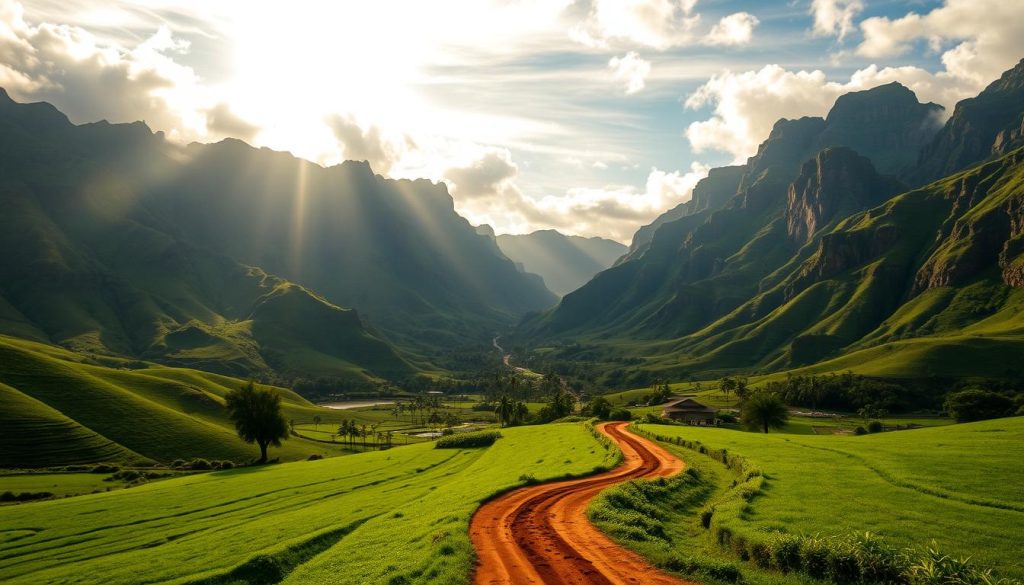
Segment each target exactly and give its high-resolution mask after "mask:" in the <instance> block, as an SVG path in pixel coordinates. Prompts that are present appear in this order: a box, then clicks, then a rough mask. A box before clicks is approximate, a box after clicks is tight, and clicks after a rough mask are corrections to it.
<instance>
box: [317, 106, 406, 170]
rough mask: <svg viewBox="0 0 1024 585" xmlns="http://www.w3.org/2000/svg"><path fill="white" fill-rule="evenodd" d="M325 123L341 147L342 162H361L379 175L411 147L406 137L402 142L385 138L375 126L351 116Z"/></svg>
mask: <svg viewBox="0 0 1024 585" xmlns="http://www.w3.org/2000/svg"><path fill="white" fill-rule="evenodd" d="M327 124H328V126H330V128H331V131H332V132H333V133H334V136H335V138H337V140H338V142H339V143H340V144H341V148H342V156H343V157H344V158H345V159H346V160H365V161H366V162H368V163H370V168H372V169H373V170H374V171H376V172H378V173H381V174H385V175H386V174H388V172H389V171H391V168H392V166H394V164H395V163H396V162H398V160H399V159H400V158H401V157H402V156H403V155H404V154H405V152H406V150H408V148H407V147H409V146H414V145H413V144H412V143H411V141H410V140H409V138H408V137H406V138H404V140H395V139H389V138H387V137H385V136H384V134H383V132H382V131H381V129H380V128H379V127H378V126H375V125H372V124H368V125H365V127H364V125H363V124H360V123H359V122H358V121H357V120H356V119H355V117H354V116H352V115H334V116H330V117H328V119H327Z"/></svg>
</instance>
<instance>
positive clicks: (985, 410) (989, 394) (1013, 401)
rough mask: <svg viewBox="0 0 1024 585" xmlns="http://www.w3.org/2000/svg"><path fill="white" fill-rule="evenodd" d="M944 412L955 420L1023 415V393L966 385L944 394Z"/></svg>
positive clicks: (969, 420) (970, 420) (964, 420)
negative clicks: (966, 386)
mask: <svg viewBox="0 0 1024 585" xmlns="http://www.w3.org/2000/svg"><path fill="white" fill-rule="evenodd" d="M944 407H945V410H946V413H947V414H949V416H950V417H951V418H953V419H956V421H957V422H972V421H978V420H988V419H991V418H1002V417H1004V416H1024V394H1016V395H1014V394H1011V393H1009V392H1006V391H1003V392H997V391H994V390H989V389H987V388H982V387H977V386H975V387H968V388H965V389H963V390H959V391H956V392H950V393H949V394H947V395H946V401H945V403H944Z"/></svg>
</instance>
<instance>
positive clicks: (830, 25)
mask: <svg viewBox="0 0 1024 585" xmlns="http://www.w3.org/2000/svg"><path fill="white" fill-rule="evenodd" d="M862 10H864V3H863V2H861V0H813V2H811V16H813V17H814V34H815V35H818V36H832V35H835V36H836V37H838V38H839V41H840V42H842V41H843V39H845V38H846V35H847V34H849V33H850V31H852V30H854V23H853V19H854V18H856V16H857V15H858V14H860V12H861V11H862Z"/></svg>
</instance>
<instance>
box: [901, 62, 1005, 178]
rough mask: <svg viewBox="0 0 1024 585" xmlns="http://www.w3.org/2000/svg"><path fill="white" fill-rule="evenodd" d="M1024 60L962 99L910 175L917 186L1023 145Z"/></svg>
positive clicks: (921, 154) (925, 149) (922, 153)
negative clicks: (980, 90)
mask: <svg viewBox="0 0 1024 585" xmlns="http://www.w3.org/2000/svg"><path fill="white" fill-rule="evenodd" d="M1022 103H1024V59H1022V60H1021V61H1020V62H1019V63H1017V66H1016V67H1014V68H1013V69H1010V70H1009V71H1007V72H1005V73H1003V75H1002V76H1001V77H1000V78H999V79H997V80H996V81H994V82H992V83H991V84H990V85H989V86H988V87H986V88H985V90H984V91H982V92H981V94H979V95H978V96H977V97H974V98H970V99H966V100H963V101H962V102H960V103H958V104H957V105H956V108H954V109H953V116H952V117H951V118H950V119H949V121H948V122H947V123H946V125H945V126H944V127H943V128H942V131H940V132H939V133H938V135H937V136H935V139H934V140H933V141H932V142H931V143H930V144H928V145H927V146H926V147H925V148H924V149H923V150H922V151H921V153H920V160H919V164H918V166H917V168H916V169H914V171H913V172H911V173H909V174H908V177H909V179H910V180H911V182H912V183H914V184H922V183H927V182H930V181H934V180H935V179H939V178H941V177H945V176H947V175H950V174H952V173H955V172H957V171H959V170H962V169H965V168H967V167H968V166H970V165H973V164H976V163H979V162H981V161H984V160H988V159H990V158H993V157H999V156H1002V155H1004V154H1006V153H1008V152H1010V151H1012V150H1014V149H1017V148H1020V147H1021V146H1024V111H1022V108H1021V104H1022Z"/></svg>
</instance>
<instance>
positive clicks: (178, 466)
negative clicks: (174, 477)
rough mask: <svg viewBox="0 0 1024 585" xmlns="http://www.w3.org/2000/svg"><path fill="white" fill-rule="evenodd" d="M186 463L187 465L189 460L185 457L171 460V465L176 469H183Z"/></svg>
mask: <svg viewBox="0 0 1024 585" xmlns="http://www.w3.org/2000/svg"><path fill="white" fill-rule="evenodd" d="M185 465H187V462H186V461H185V460H184V459H175V460H174V461H172V462H171V467H173V468H174V469H182V468H183V467H185Z"/></svg>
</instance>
